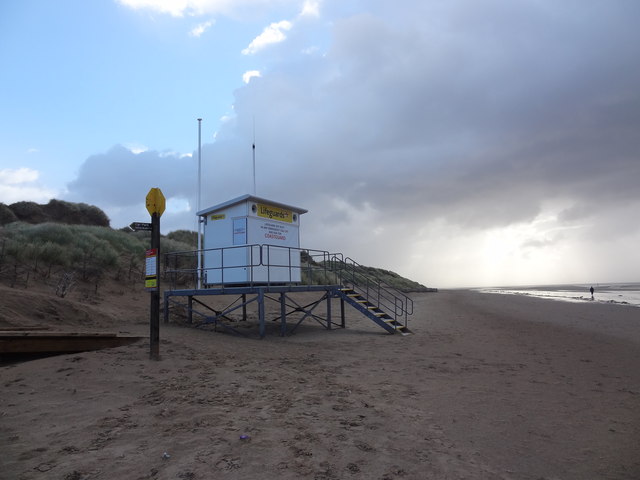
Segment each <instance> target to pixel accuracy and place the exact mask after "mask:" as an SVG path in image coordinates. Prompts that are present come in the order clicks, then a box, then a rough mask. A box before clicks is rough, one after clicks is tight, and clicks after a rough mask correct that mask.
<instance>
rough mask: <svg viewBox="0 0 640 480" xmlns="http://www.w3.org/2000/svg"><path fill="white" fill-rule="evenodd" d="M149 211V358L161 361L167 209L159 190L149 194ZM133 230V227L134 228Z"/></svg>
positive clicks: (146, 283) (153, 190)
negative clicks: (162, 256)
mask: <svg viewBox="0 0 640 480" xmlns="http://www.w3.org/2000/svg"><path fill="white" fill-rule="evenodd" d="M146 201H147V202H146V203H147V210H148V211H149V214H150V215H151V248H150V249H149V250H147V254H146V271H145V288H146V289H147V290H148V291H149V292H150V294H151V304H150V309H149V310H150V313H149V356H150V357H151V358H152V359H154V360H159V359H160V271H159V270H160V268H159V265H160V263H159V259H160V216H161V215H162V213H163V212H164V209H165V198H164V195H163V194H162V191H161V190H160V189H159V188H152V189H151V190H149V193H148V194H147V199H146ZM132 228H133V227H132Z"/></svg>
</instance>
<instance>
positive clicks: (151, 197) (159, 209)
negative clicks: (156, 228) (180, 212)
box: [147, 188, 166, 217]
mask: <svg viewBox="0 0 640 480" xmlns="http://www.w3.org/2000/svg"><path fill="white" fill-rule="evenodd" d="M165 207H166V200H165V198H164V195H163V194H162V190H160V189H159V188H152V189H151V190H149V193H147V211H148V212H149V215H152V216H153V214H154V213H156V214H158V216H159V217H160V216H161V215H162V214H163V213H164V209H165Z"/></svg>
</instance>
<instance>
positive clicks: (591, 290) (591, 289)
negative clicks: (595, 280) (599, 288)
mask: <svg viewBox="0 0 640 480" xmlns="http://www.w3.org/2000/svg"><path fill="white" fill-rule="evenodd" d="M589 291H590V292H591V300H593V292H594V290H593V287H591V288H590V289H589Z"/></svg>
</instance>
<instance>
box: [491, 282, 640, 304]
mask: <svg viewBox="0 0 640 480" xmlns="http://www.w3.org/2000/svg"><path fill="white" fill-rule="evenodd" d="M591 287H593V289H594V293H593V297H592V296H591V292H590V291H589V289H590V288H591ZM479 290H480V291H481V292H484V293H500V294H505V295H527V296H530V297H539V298H548V299H551V300H560V301H564V302H597V303H611V304H617V305H628V306H633V307H640V283H610V284H607V285H599V284H594V285H586V284H585V285H551V286H550V285H547V286H535V287H515V288H511V287H504V288H503V287H497V288H482V289H479Z"/></svg>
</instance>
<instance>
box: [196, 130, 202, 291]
mask: <svg viewBox="0 0 640 480" xmlns="http://www.w3.org/2000/svg"><path fill="white" fill-rule="evenodd" d="M201 197H202V119H201V118H199V119H198V199H197V202H196V203H197V211H196V215H198V213H197V212H199V211H200V210H201V208H202V207H201V205H200V203H201V200H202V199H201ZM200 288H202V218H201V217H200V216H198V289H200Z"/></svg>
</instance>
